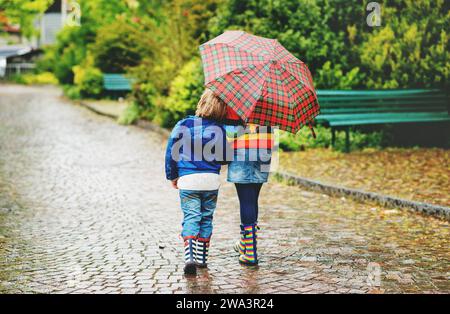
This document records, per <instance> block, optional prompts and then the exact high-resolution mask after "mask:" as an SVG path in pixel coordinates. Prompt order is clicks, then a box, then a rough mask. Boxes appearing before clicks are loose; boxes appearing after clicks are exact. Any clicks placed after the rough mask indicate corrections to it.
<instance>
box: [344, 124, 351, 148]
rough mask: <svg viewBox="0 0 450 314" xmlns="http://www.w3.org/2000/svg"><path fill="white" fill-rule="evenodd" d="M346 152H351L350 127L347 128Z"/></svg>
mask: <svg viewBox="0 0 450 314" xmlns="http://www.w3.org/2000/svg"><path fill="white" fill-rule="evenodd" d="M345 152H346V153H348V152H350V127H347V128H345Z"/></svg>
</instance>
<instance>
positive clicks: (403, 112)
mask: <svg viewBox="0 0 450 314" xmlns="http://www.w3.org/2000/svg"><path fill="white" fill-rule="evenodd" d="M317 96H318V99H319V104H320V115H318V116H317V117H316V121H317V123H319V124H324V125H327V126H329V127H330V128H331V144H332V145H333V146H334V144H335V140H336V130H342V129H344V130H345V148H346V151H347V152H348V151H349V150H350V135H349V128H350V127H351V126H358V125H374V124H397V123H438V122H449V121H450V115H449V111H450V107H449V99H448V95H447V94H446V93H445V92H444V91H440V90H426V89H410V90H408V89H405V90H365V91H356V90H318V91H317Z"/></svg>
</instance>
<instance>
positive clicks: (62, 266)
mask: <svg viewBox="0 0 450 314" xmlns="http://www.w3.org/2000/svg"><path fill="white" fill-rule="evenodd" d="M59 94H60V92H59V90H58V89H56V88H48V87H21V86H13V85H0V292H3V293H4V292H26V293H35V292H44V293H46V292H57V293H155V292H156V293H214V292H224V293H233V292H234V293H348V292H350V293H379V292H386V293H391V292H427V293H435V292H446V293H449V292H450V272H449V264H450V263H449V261H450V254H449V238H450V234H449V233H450V232H449V224H448V222H445V221H440V220H436V219H434V218H429V217H423V216H420V215H417V214H414V213H409V212H406V211H400V210H388V209H384V208H380V207H378V206H376V205H373V204H361V203H357V202H354V201H351V200H348V199H344V198H342V199H341V198H332V197H328V196H325V195H321V194H317V193H312V192H308V191H304V190H301V189H299V188H296V187H288V186H284V185H281V184H277V183H270V184H267V185H266V186H265V187H264V188H263V191H262V199H261V209H260V211H261V217H260V224H261V227H262V230H261V233H260V235H261V236H260V257H261V263H260V266H259V267H258V268H257V269H255V268H254V269H250V268H245V267H243V266H240V265H239V264H238V262H237V257H236V255H235V253H234V252H233V251H232V249H231V247H232V244H233V242H234V240H235V239H237V237H238V231H239V230H238V229H239V223H238V221H239V220H238V219H239V218H238V210H237V206H238V203H237V199H236V196H235V192H234V188H233V186H231V185H229V184H224V185H223V188H222V190H221V192H220V196H219V198H220V200H219V205H218V209H217V212H216V216H215V233H214V236H213V242H212V248H211V259H210V267H209V269H208V270H201V271H200V274H199V275H198V276H197V277H196V278H185V277H184V276H183V274H182V266H183V262H182V242H181V240H180V239H179V237H178V233H179V231H180V222H181V212H180V210H179V208H178V206H179V204H178V195H177V192H176V191H175V190H173V189H171V187H170V185H169V184H167V182H165V180H164V174H163V150H162V146H163V145H164V140H163V139H161V138H160V137H159V136H158V135H155V134H153V133H151V132H148V131H145V130H142V129H139V128H136V127H132V126H131V127H124V126H120V125H117V124H116V123H115V122H114V121H112V120H110V119H108V118H104V117H100V116H97V115H95V114H93V113H91V112H89V111H87V110H86V109H84V108H81V107H78V106H75V105H72V104H70V103H68V102H66V101H64V100H62V99H60V98H59Z"/></svg>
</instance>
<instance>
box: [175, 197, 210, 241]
mask: <svg viewBox="0 0 450 314" xmlns="http://www.w3.org/2000/svg"><path fill="white" fill-rule="evenodd" d="M218 192H219V190H214V191H191V190H180V199H181V209H182V210H183V214H184V219H183V223H182V226H183V230H182V232H181V236H182V237H183V238H184V237H187V236H195V237H197V236H198V237H199V238H205V239H209V238H210V237H211V234H212V230H213V225H212V220H213V215H214V210H215V209H216V203H217V194H218Z"/></svg>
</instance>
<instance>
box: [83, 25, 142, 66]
mask: <svg viewBox="0 0 450 314" xmlns="http://www.w3.org/2000/svg"><path fill="white" fill-rule="evenodd" d="M141 37H142V36H141V34H140V32H139V29H138V28H137V27H136V26H135V25H134V24H132V23H129V22H128V21H126V20H125V19H123V18H120V19H118V20H116V21H114V22H113V23H111V24H108V25H105V26H103V27H101V28H100V29H99V30H98V33H97V36H96V39H95V43H94V44H92V45H91V46H90V50H91V51H92V53H93V56H94V59H95V66H96V67H98V68H99V69H100V70H101V71H103V72H105V73H124V72H125V71H126V69H127V68H128V67H133V66H136V65H138V64H139V63H140V61H141V59H142V55H144V54H145V52H146V50H147V49H145V44H144V43H143V42H142V38H141Z"/></svg>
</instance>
